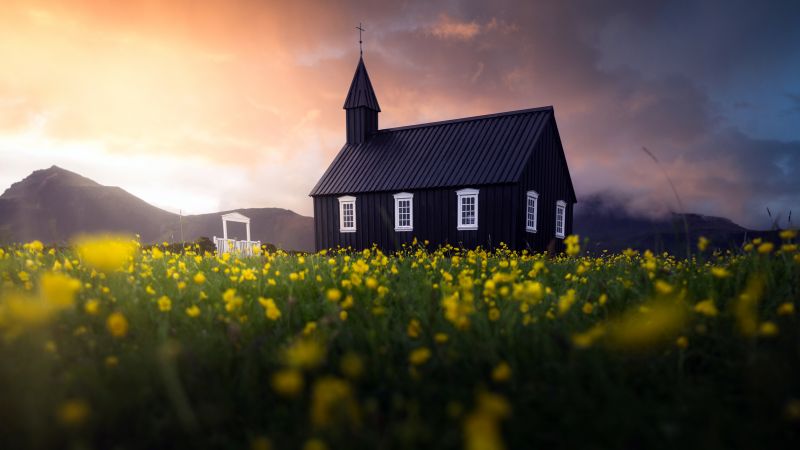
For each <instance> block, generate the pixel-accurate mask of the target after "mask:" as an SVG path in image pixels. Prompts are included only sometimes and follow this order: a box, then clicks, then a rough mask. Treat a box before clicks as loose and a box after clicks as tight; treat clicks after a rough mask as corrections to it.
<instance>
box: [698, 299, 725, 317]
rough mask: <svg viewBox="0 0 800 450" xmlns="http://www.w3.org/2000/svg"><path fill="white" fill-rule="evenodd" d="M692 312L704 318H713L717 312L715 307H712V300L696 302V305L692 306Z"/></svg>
mask: <svg viewBox="0 0 800 450" xmlns="http://www.w3.org/2000/svg"><path fill="white" fill-rule="evenodd" d="M694 312H696V313H698V314H702V315H704V316H708V317H714V316H716V315H717V313H718V312H719V311H718V310H717V306H716V305H714V300H712V299H707V300H703V301H701V302H697V304H696V305H694Z"/></svg>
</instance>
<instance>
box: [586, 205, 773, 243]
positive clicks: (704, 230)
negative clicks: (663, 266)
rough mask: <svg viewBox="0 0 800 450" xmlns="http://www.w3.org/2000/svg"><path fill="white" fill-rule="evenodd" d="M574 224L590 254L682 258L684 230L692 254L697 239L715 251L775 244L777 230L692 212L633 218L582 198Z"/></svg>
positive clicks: (617, 208)
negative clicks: (759, 241)
mask: <svg viewBox="0 0 800 450" xmlns="http://www.w3.org/2000/svg"><path fill="white" fill-rule="evenodd" d="M574 221H575V223H574V227H573V232H574V233H575V234H578V235H580V236H581V237H587V238H588V239H589V245H588V248H587V250H589V251H591V252H600V251H602V250H608V251H610V252H619V251H622V250H624V249H626V248H633V249H635V250H646V249H649V250H653V251H655V252H663V251H667V252H669V253H672V254H674V255H684V254H686V243H687V239H686V238H687V233H686V232H687V228H688V237H689V240H688V242H689V244H690V247H691V249H692V251H694V250H695V248H696V243H697V239H698V238H699V237H700V236H704V237H706V238H708V239H709V240H710V241H711V248H718V249H728V248H736V247H739V246H741V245H742V243H743V242H744V241H745V240H748V239H753V238H755V237H762V238H764V239H767V240H771V241H776V242H777V241H778V237H777V231H757V230H749V229H747V228H744V227H742V226H739V225H737V224H735V223H734V222H732V221H731V220H729V219H726V218H724V217H716V216H705V215H701V214H691V213H687V214H675V213H673V214H671V215H668V216H665V217H660V218H648V217H641V216H635V215H632V214H630V213H628V212H626V211H625V208H624V205H622V204H620V202H617V201H609V200H604V199H603V197H601V196H589V197H586V198H585V199H581V202H580V203H578V205H577V206H576V208H575V218H574Z"/></svg>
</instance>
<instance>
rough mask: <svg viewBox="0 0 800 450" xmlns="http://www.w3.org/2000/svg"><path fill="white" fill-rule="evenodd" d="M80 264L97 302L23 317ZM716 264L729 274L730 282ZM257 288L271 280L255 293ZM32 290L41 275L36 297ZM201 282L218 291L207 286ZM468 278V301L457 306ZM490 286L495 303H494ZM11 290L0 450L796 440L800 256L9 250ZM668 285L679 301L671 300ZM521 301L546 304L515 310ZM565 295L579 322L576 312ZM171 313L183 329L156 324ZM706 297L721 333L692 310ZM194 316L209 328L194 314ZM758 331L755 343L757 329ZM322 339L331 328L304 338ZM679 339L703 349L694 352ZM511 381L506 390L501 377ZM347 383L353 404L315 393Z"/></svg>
mask: <svg viewBox="0 0 800 450" xmlns="http://www.w3.org/2000/svg"><path fill="white" fill-rule="evenodd" d="M454 255H457V258H455V260H454V258H453V256H454ZM301 258H302V259H301ZM65 259H67V260H74V261H73V262H72V266H73V267H72V268H71V269H69V268H66V269H65V268H63V267H62V268H61V269H59V271H60V272H62V273H65V274H66V275H68V276H69V277H72V278H75V279H79V280H80V281H81V283H82V284H83V287H82V288H81V289H80V291H79V292H77V294H76V296H75V299H74V303H73V304H72V305H71V306H68V307H64V308H59V309H58V311H55V312H53V313H52V314H51V315H50V316H49V317H48V318H47V320H45V321H42V322H41V323H38V324H37V323H34V321H32V320H28V319H25V316H24V314H23V313H21V312H19V311H15V310H14V308H15V307H13V306H12V304H13V303H14V301H17V302H20V301H22V302H31V303H35V302H42V303H43V304H47V303H48V302H51V303H52V301H53V299H52V298H51V297H52V293H48V292H43V293H41V292H40V291H41V289H40V288H39V285H40V283H39V281H38V280H39V279H40V277H41V276H42V275H41V274H44V273H46V272H50V271H51V270H52V267H53V265H54V264H55V263H56V261H58V262H59V264H62V265H63V263H64V260H65ZM329 260H332V261H333V262H334V264H330V262H329ZM356 261H363V262H365V263H366V264H367V266H363V265H361V263H356ZM266 265H268V268H267V266H266ZM579 266H583V267H584V269H580V270H579V269H578V268H579ZM711 266H715V267H725V268H726V269H727V272H728V273H727V276H726V277H723V278H718V277H715V276H714V275H712V274H711V272H710V267H711ZM343 267H347V268H348V270H347V272H343V271H342V270H343ZM363 267H368V269H367V270H366V271H364V273H362V274H360V275H358V276H357V278H358V279H357V280H352V281H358V282H359V283H358V284H356V283H352V281H351V283H352V285H349V286H347V285H346V286H343V285H342V281H343V280H351V276H352V274H353V273H354V271H357V270H358V269H359V268H361V270H362V271H363ZM248 268H249V269H252V270H253V273H254V279H252V280H242V281H239V279H238V278H239V277H241V275H242V271H243V270H245V269H248ZM393 268H394V269H395V270H392V269H393ZM21 271H25V272H26V273H27V274H29V276H30V280H29V282H28V283H29V285H28V286H27V289H26V286H25V282H24V281H22V280H21V279H20V272H21ZM197 272H203V273H204V274H205V277H206V281H205V282H204V283H203V284H196V283H194V281H193V277H194V275H195V274H196V273H197ZM278 272H279V274H278ZM394 272H396V273H394ZM578 272H581V273H578ZM301 273H302V274H303V275H299V276H298V279H297V280H294V281H293V280H292V279H291V278H290V274H301ZM443 274H451V275H452V281H448V280H447V278H446V277H445V275H443ZM459 274H462V275H463V276H467V277H468V278H469V279H470V280H472V281H473V286H472V287H469V286H468V284H469V283H466V282H465V284H464V285H461V286H459ZM496 274H505V275H496ZM463 276H462V278H463ZM495 276H496V278H495V279H496V280H497V282H496V285H495V288H494V290H493V291H494V293H492V292H491V290H488V291H485V290H484V287H485V284H486V280H489V279H492V278H493V277H495ZM0 277H2V280H1V281H2V283H3V285H2V290H0V333H1V334H2V336H0V337H2V339H1V340H0V361H2V362H0V448H57V447H70V448H160V447H174V448H188V447H203V448H212V447H216V448H249V447H251V446H253V447H254V448H258V446H259V445H261V444H263V443H264V442H266V440H268V441H269V442H270V443H271V446H272V448H279V449H283V448H287V449H292V448H303V447H304V445H307V444H309V441H310V440H314V441H312V444H314V443H319V442H320V441H321V442H324V443H325V444H326V445H327V446H328V447H329V448H460V447H465V446H468V444H470V443H472V444H475V445H477V443H476V442H474V441H472V440H471V439H473V438H474V436H475V434H478V435H480V436H484V437H486V438H487V439H489V441H491V438H493V437H496V438H498V439H499V440H501V441H502V442H504V443H505V446H506V447H507V448H547V447H551V448H552V447H560V448H564V447H565V448H654V447H655V448H676V447H680V446H690V447H694V448H731V447H733V448H776V447H793V446H794V445H797V442H798V438H799V437H800V429H799V427H800V332H798V327H797V325H798V322H797V315H796V314H789V313H788V312H789V309H790V307H789V306H787V304H790V305H793V307H797V306H800V305H798V302H799V301H800V258H798V256H796V253H794V252H793V251H791V249H789V251H783V252H771V253H769V254H759V253H758V252H756V251H753V252H747V253H743V254H736V255H734V254H726V255H702V254H701V255H700V256H698V257H697V258H696V259H694V260H675V259H673V258H670V257H664V256H660V257H657V258H645V257H643V256H641V255H635V256H622V255H616V256H606V257H603V258H597V259H593V258H589V257H585V258H566V257H561V258H556V259H546V258H544V257H543V256H541V255H536V256H533V257H531V256H528V255H525V256H522V255H517V254H514V253H511V252H506V251H498V252H495V253H489V254H487V253H485V252H478V253H475V252H470V253H468V252H467V251H448V252H443V251H439V252H427V251H424V250H421V249H412V250H409V251H408V252H406V253H403V254H398V255H392V256H383V255H380V254H376V253H375V252H374V251H373V252H371V254H370V255H368V256H367V255H364V254H361V253H353V254H349V255H348V254H344V253H337V254H327V255H306V256H305V257H301V256H297V255H295V256H290V255H285V254H270V255H267V256H258V257H253V258H247V259H235V258H232V259H230V260H228V261H223V260H221V259H218V258H214V257H208V256H207V257H205V258H200V257H195V255H192V254H191V253H190V254H187V255H172V254H169V253H168V254H166V255H165V256H164V257H163V258H160V259H153V257H152V255H151V253H150V252H149V251H143V252H139V251H137V252H136V253H135V254H134V256H133V262H132V263H130V267H129V264H125V266H124V270H122V271H116V272H111V273H109V274H108V275H107V276H105V275H100V273H99V272H95V273H94V275H93V271H92V268H91V265H90V264H88V263H87V261H83V262H79V261H78V257H77V256H76V254H75V253H72V252H71V251H66V252H61V251H59V252H54V254H49V253H48V252H47V251H45V252H44V253H42V252H39V251H37V250H36V249H22V248H11V249H6V251H5V254H4V255H3V256H0ZM231 277H235V278H237V279H236V280H235V281H234V280H232V279H231ZM23 278H24V275H23ZM301 278H302V279H301ZM370 278H372V279H374V285H373V286H371V287H370V286H368V284H370V283H372V282H373V280H369V279H370ZM270 280H272V281H273V282H272V283H271V282H270ZM655 280H662V281H664V282H665V283H667V285H668V286H669V287H671V288H672V291H671V292H666V291H667V290H669V289H666V288H664V289H662V291H660V292H659V291H658V289H657V288H656V287H655V284H654V281H655ZM754 280H755V281H754ZM526 282H528V286H529V287H530V286H532V285H533V284H532V283H539V286H541V287H542V289H544V290H549V292H547V291H545V292H543V295H542V297H541V298H538V296H537V295H535V294H533V293H532V292H533V291H527V293H526V292H525V291H522V292H521V293H517V294H516V295H515V294H514V290H515V288H514V286H515V285H516V286H518V287H517V290H519V289H521V288H522V287H523V286H525V283H526ZM757 282H760V283H762V284H763V291H762V292H760V293H758V295H757V296H756V297H757V298H756V299H755V301H754V302H753V303H752V304H753V305H754V307H753V310H752V311H749V312H747V314H745V313H742V312H741V311H744V309H740V313H738V314H737V313H736V311H737V309H736V307H737V305H741V302H742V300H741V294H742V293H743V292H746V291H748V285H749V284H748V283H751V284H750V286H751V287H752V286H753V284H752V283H757ZM180 283H185V286H184V287H182V288H180V287H179V284H180ZM345 284H347V283H345ZM504 287H505V288H507V290H508V292H505V291H506V290H505V289H504ZM148 288H150V289H148ZM331 288H337V289H339V290H340V291H341V293H342V294H343V295H342V298H341V299H340V300H339V301H330V300H329V299H327V292H328V290H329V289H331ZM228 289H235V291H236V295H238V296H239V297H240V298H241V299H242V300H243V302H242V305H241V306H240V307H239V308H237V309H234V310H232V311H228V310H226V308H225V306H226V302H225V301H224V300H223V293H224V292H225V291H226V290H228ZM568 289H574V290H575V302H574V303H573V304H572V305H571V307H569V308H568V309H566V310H565V311H564V312H563V313H562V312H560V311H559V297H561V296H564V295H565V294H566V293H567V290H568ZM148 291H150V292H148ZM201 291H202V292H203V293H204V294H205V295H207V297H208V298H206V299H201V298H200V297H201ZM381 292H383V293H381ZM453 292H458V293H459V299H458V306H459V307H464V308H466V309H465V310H464V311H466V312H464V314H462V316H461V317H463V318H465V319H466V320H467V321H468V325H467V326H464V325H465V323H462V324H461V326H458V325H457V324H456V323H454V322H453V320H448V318H447V317H446V314H445V309H444V308H443V299H445V298H446V297H448V296H450V295H452V293H453ZM750 292H755V291H754V290H753V288H751V291H750ZM470 293H471V295H472V296H473V299H472V301H469V300H468V299H466V297H469V294H470ZM602 294H605V295H606V296H607V302H605V303H604V304H602V305H601V304H600V302H599V299H600V296H601V295H602ZM164 295H166V296H167V297H169V298H170V300H171V310H169V311H166V312H165V311H161V310H160V309H159V306H158V299H159V298H160V297H161V296H164ZM348 295H351V296H352V306H351V307H347V308H345V307H343V305H342V302H343V301H345V300H346V297H347V296H348ZM259 297H263V298H272V299H274V301H275V303H276V305H277V307H278V309H279V310H280V311H281V317H280V318H278V320H274V321H273V320H270V319H268V318H267V317H266V316H265V308H264V307H263V306H262V305H261V304H260V303H259V301H258V298H259ZM20 298H22V300H19V299H20ZM12 299H17V300H12ZM90 299H97V300H99V304H100V306H99V311H98V312H97V314H94V315H93V314H89V313H87V312H86V311H85V304H86V302H87V301H89V300H90ZM705 299H713V301H714V303H715V305H716V307H717V309H718V310H719V313H718V314H717V315H716V316H713V317H709V316H705V315H702V314H699V313H697V312H695V311H694V310H693V307H694V305H695V304H696V303H697V302H699V301H701V300H705ZM586 303H590V304H591V305H592V311H591V312H589V313H587V312H585V311H584V305H585V304H586ZM659 304H668V305H669V308H672V311H676V314H677V315H676V318H674V320H671V321H670V323H669V324H668V326H664V327H662V328H658V327H657V326H654V328H653V329H652V330H650V329H648V336H646V337H647V338H648V339H649V340H648V341H647V342H646V343H643V344H642V345H634V343H631V342H622V341H620V340H619V339H616V338H615V336H616V335H620V333H623V332H624V328H625V327H629V326H632V325H633V324H634V323H641V322H645V323H649V322H648V321H651V320H654V317H653V315H654V314H657V313H656V312H653V311H657V309H654V308H656V305H659ZM192 305H196V306H198V307H199V308H200V310H201V313H200V315H199V316H198V317H189V315H187V313H186V312H185V310H186V308H188V307H190V306H192ZM523 305H527V306H526V307H527V308H528V309H527V312H522V309H524V307H523ZM344 306H347V305H346V304H345V305H344ZM642 307H644V308H642ZM781 308H782V309H781ZM470 309H471V311H469V310H470ZM494 309H496V310H497V311H499V317H497V316H496V314H497V313H496V312H493V311H492V310H494ZM779 310H781V311H782V312H783V314H779ZM342 311H346V312H347V317H346V320H342ZM641 311H643V312H641ZM648 311H650V312H648ZM113 312H118V313H121V314H122V315H123V316H124V317H125V318H126V320H127V321H128V323H129V328H128V331H127V333H126V335H125V336H124V337H118V338H115V337H112V335H111V333H110V332H109V330H108V328H107V324H106V321H107V318H108V316H109V315H110V314H111V313H113ZM626 314H627V315H626ZM623 315H626V316H625V317H629V320H624V319H619V317H621V316H623ZM526 316H527V317H526ZM490 317H491V318H496V320H491V318H490ZM748 319H752V320H754V321H755V323H756V325H757V327H756V331H755V332H753V333H749V332H748V331H747V330H746V329H743V328H742V323H743V321H746V320H748ZM26 320H28V322H26ZM412 320H417V321H418V322H419V325H420V333H419V336H418V337H416V338H413V337H411V336H409V333H408V329H409V323H410V322H411V321H412ZM309 322H314V323H315V324H316V329H315V330H314V331H310V332H308V333H304V330H306V329H307V327H308V323H309ZM765 323H766V324H767V325H764V324H765ZM770 324H771V325H774V328H775V329H776V330H777V333H773V332H770V331H771V330H770V326H771V325H770ZM596 325H601V326H603V327H605V328H604V329H605V330H606V331H605V333H604V334H602V335H598V337H597V339H595V340H594V341H593V342H592V345H590V346H588V347H586V348H582V347H581V346H578V345H576V344H575V342H574V341H573V338H574V336H575V335H576V334H579V333H582V332H585V331H587V330H589V329H591V328H592V327H594V326H596ZM759 330H760V331H759ZM772 331H775V330H772ZM615 333H616V334H615ZM437 334H440V337H439V338H440V339H441V334H446V335H447V342H444V343H443V342H440V341H437V337H436V336H437ZM679 337H683V338H685V339H686V340H687V341H688V346H686V347H685V348H681V346H679V345H677V340H678V338H679ZM615 339H616V340H615ZM307 341H309V342H314V343H317V345H319V346H320V347H321V348H322V349H323V351H324V353H323V358H322V359H321V360H320V361H319V362H318V364H314V361H312V362H311V363H309V365H308V366H309V367H302V368H295V369H292V368H291V367H289V366H291V364H290V362H289V361H287V359H286V357H285V354H286V349H287V348H290V347H292V346H294V345H296V344H297V342H307ZM422 347H426V348H428V349H430V351H431V357H430V359H428V360H427V361H425V362H424V363H422V364H420V365H417V366H414V365H412V364H411V363H410V362H409V355H410V354H411V353H412V352H413V351H414V350H415V349H419V348H422ZM344 355H350V356H349V358H352V355H357V358H358V360H359V361H361V362H362V363H363V371H362V373H361V374H360V376H358V377H353V376H347V375H346V374H345V373H344V372H343V369H342V368H341V363H342V360H343V358H344ZM108 357H115V358H117V359H118V364H116V365H111V366H110V365H109V364H107V358H108ZM502 363H506V364H508V366H509V367H510V369H511V375H510V377H508V379H505V380H503V379H493V377H492V372H493V370H494V369H495V368H496V367H497V366H498V365H500V364H502ZM285 370H296V371H299V372H301V373H302V378H303V380H304V386H303V388H302V390H301V391H300V392H299V393H297V395H295V396H292V397H286V396H282V395H280V393H279V392H277V391H276V390H275V388H274V387H273V384H272V379H273V375H274V374H275V373H276V372H279V371H285ZM351 375H352V374H351ZM330 377H335V378H336V379H337V380H341V383H340V384H339V385H338V386H340V387H341V386H344V388H343V389H344V390H345V391H346V392H345V393H342V392H339V391H336V389H333V388H330V385H329V384H325V382H323V383H319V381H320V380H330ZM500 378H502V377H500ZM326 386H327V387H328V389H325V388H326ZM315 387H316V388H317V390H318V391H320V392H318V393H319V394H326V393H327V394H329V395H328V397H330V398H333V400H331V401H328V402H326V401H324V399H322V397H325V395H322V396H319V395H318V398H317V400H316V403H317V404H318V405H317V408H318V409H319V408H321V409H322V410H323V412H327V413H329V414H328V416H329V417H328V418H329V419H330V420H327V421H325V420H322V421H321V420H319V419H318V418H315V417H314V416H313V412H312V411H313V410H314V408H315V407H314V406H313V405H314V403H315V399H314V394H313V392H314V390H315ZM321 391H325V392H321ZM337 392H338V394H339V395H338V396H337ZM486 393H490V394H492V396H491V397H489V398H491V399H495V403H498V404H499V407H498V408H499V409H498V408H494V409H493V408H492V407H491V402H488V403H487V401H485V399H486V398H487V397H486ZM481 398H483V399H484V401H481V400H480V399H481ZM70 404H72V405H78V406H79V408H78V409H80V406H81V405H82V406H83V407H85V408H87V409H88V412H87V413H86V414H82V413H81V412H80V411H78V413H76V414H74V416H73V417H72V420H70V419H69V417H66V418H65V417H64V413H63V411H62V412H59V411H60V408H63V407H64V405H70ZM504 405H505V406H508V409H509V411H507V412H506V411H503V409H504ZM795 408H796V409H798V411H795ZM67 415H68V414H67ZM481 427H484V428H481ZM470 430H472V431H475V432H476V433H472V434H471V433H470V432H469V431H470ZM495 431H496V432H497V436H494V432H495ZM498 443H499V442H489V443H488V445H490V447H491V445H492V444H498ZM473 448H474V447H473Z"/></svg>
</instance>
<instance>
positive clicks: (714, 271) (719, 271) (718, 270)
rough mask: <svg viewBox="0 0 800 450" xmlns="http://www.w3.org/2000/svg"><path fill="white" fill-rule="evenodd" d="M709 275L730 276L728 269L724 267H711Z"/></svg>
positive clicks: (717, 276)
mask: <svg viewBox="0 0 800 450" xmlns="http://www.w3.org/2000/svg"><path fill="white" fill-rule="evenodd" d="M711 275H713V276H714V277H716V278H727V277H729V276H731V273H730V272H728V269H726V268H724V267H712V268H711Z"/></svg>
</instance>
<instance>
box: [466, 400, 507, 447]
mask: <svg viewBox="0 0 800 450" xmlns="http://www.w3.org/2000/svg"><path fill="white" fill-rule="evenodd" d="M510 414H511V407H510V406H509V404H508V401H507V400H506V399H505V398H503V397H501V396H499V395H497V394H492V393H488V392H481V393H479V394H478V398H477V401H476V407H475V409H474V410H473V411H472V412H471V413H470V414H469V415H468V416H467V417H466V418H465V419H464V441H465V444H466V448H467V450H484V449H485V450H500V449H503V448H505V446H504V445H503V437H502V432H501V430H500V426H499V422H500V421H501V420H502V419H504V418H506V417H508V416H509V415H510Z"/></svg>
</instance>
